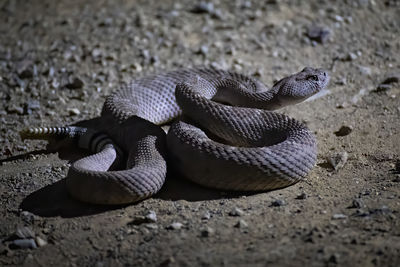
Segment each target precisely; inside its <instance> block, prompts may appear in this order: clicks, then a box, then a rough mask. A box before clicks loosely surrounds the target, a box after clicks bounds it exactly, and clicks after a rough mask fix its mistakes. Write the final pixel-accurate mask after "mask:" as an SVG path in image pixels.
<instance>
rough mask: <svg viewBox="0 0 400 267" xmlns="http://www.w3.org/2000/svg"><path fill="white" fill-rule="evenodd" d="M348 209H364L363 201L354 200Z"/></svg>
mask: <svg viewBox="0 0 400 267" xmlns="http://www.w3.org/2000/svg"><path fill="white" fill-rule="evenodd" d="M349 208H356V209H360V208H365V204H364V201H362V199H360V198H355V199H353V201H352V202H351V206H350V207H349Z"/></svg>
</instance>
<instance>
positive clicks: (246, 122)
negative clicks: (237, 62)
mask: <svg viewBox="0 0 400 267" xmlns="http://www.w3.org/2000/svg"><path fill="white" fill-rule="evenodd" d="M328 82H329V75H328V74H327V73H326V72H325V71H323V70H321V69H314V68H305V69H304V70H302V71H301V72H299V73H296V74H293V75H291V76H288V77H286V78H283V79H282V80H280V81H278V82H277V83H275V84H274V86H273V87H272V88H271V89H269V90H268V89H267V88H266V87H265V86H264V85H263V84H262V83H261V82H259V81H257V80H255V79H252V78H249V77H247V76H244V75H241V74H237V73H233V72H229V71H223V70H216V69H211V68H210V69H182V70H177V71H172V72H166V73H162V74H156V75H153V76H149V77H144V78H141V79H137V80H134V81H132V82H131V83H130V84H128V85H124V86H122V87H121V88H120V89H119V90H118V91H116V92H115V93H113V94H111V95H110V96H108V97H107V99H106V101H105V104H104V107H103V111H102V115H101V117H100V119H99V124H98V125H97V127H96V129H92V128H85V127H78V126H67V127H55V128H51V127H32V128H29V129H27V130H25V131H23V132H21V136H22V137H23V138H39V139H50V138H52V137H55V136H56V137H67V138H73V139H76V140H77V141H78V144H79V146H80V147H83V148H87V149H89V150H91V151H92V152H94V154H93V155H90V156H88V157H85V158H82V159H80V160H78V161H76V162H74V163H73V164H72V166H71V168H70V170H69V173H68V175H67V180H66V182H67V188H68V191H69V192H70V194H71V195H72V196H73V197H75V198H77V199H80V200H82V201H86V202H92V203H102V204H122V203H131V202H135V201H138V200H140V199H143V198H146V197H149V196H151V195H153V194H155V193H156V192H157V191H158V190H159V189H160V188H161V186H162V185H163V183H164V180H165V177H166V172H167V163H166V162H167V161H166V158H167V157H168V159H169V160H168V163H169V164H171V165H172V167H173V168H174V169H176V170H177V171H178V173H180V174H181V175H182V176H184V177H186V178H188V179H190V180H192V181H194V182H196V183H199V184H202V185H204V186H208V187H213V188H218V189H225V190H241V191H264V190H271V189H276V188H281V187H285V186H288V185H291V184H294V183H296V182H298V181H300V180H301V179H302V178H303V177H305V176H306V175H307V174H308V173H309V171H310V170H311V168H312V167H313V166H314V164H315V161H316V149H317V147H316V141H315V137H314V135H313V134H312V133H311V132H310V131H309V130H308V129H307V128H306V127H305V125H303V124H302V123H300V122H298V121H296V120H295V119H292V118H289V117H287V116H285V115H282V114H279V113H275V112H273V111H271V110H275V109H278V108H280V107H283V106H286V105H289V104H296V103H299V102H301V101H303V100H304V99H306V98H307V97H309V96H311V95H313V94H315V93H317V92H319V91H320V90H321V89H323V88H324V87H326V86H327V84H328ZM180 115H183V116H181V118H182V119H181V120H178V121H176V122H174V123H173V124H172V126H171V128H170V130H169V132H168V135H167V137H165V133H164V132H163V131H162V130H161V128H160V127H159V126H158V125H161V124H165V123H167V122H170V121H172V120H174V119H176V118H177V117H179V116H180Z"/></svg>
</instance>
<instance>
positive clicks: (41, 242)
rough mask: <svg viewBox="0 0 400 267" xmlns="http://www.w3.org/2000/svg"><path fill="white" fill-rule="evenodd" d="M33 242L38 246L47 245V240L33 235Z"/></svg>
mask: <svg viewBox="0 0 400 267" xmlns="http://www.w3.org/2000/svg"><path fill="white" fill-rule="evenodd" d="M35 242H36V245H37V246H38V247H43V246H46V245H47V241H46V240H44V239H42V238H41V237H39V236H37V237H35Z"/></svg>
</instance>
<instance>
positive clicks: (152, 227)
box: [145, 223, 158, 230]
mask: <svg viewBox="0 0 400 267" xmlns="http://www.w3.org/2000/svg"><path fill="white" fill-rule="evenodd" d="M145 227H146V228H147V229H150V230H157V229H158V225H157V224H155V223H148V224H146V225H145Z"/></svg>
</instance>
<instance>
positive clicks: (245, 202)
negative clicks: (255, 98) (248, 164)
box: [0, 0, 400, 266]
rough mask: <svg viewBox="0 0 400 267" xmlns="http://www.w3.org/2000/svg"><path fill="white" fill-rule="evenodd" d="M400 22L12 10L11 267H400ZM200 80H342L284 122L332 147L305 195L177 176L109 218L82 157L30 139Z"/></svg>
mask: <svg viewBox="0 0 400 267" xmlns="http://www.w3.org/2000/svg"><path fill="white" fill-rule="evenodd" d="M399 13H400V4H399V1H396V0H392V1H390V0H385V1H383V0H382V1H377V0H375V1H373V0H370V1H368V0H358V1H316V0H315V1H241V0H239V1H222V0H221V1H215V2H196V1H193V0H188V1H169V0H168V1H162V3H161V1H155V0H147V1H123V0H115V1H77V0H72V1H71V0H69V1H50V0H48V1H46V0H43V1H39V0H38V1H13V0H9V1H0V36H1V38H0V155H1V156H0V157H1V163H0V194H1V199H0V200H1V209H0V211H1V218H0V239H1V241H2V242H0V265H13V266H16V265H24V266H220V265H224V266H334V265H339V266H350V265H351V266H400V223H399V220H398V219H399V216H400V214H399V211H400V156H399V151H400V134H399V128H400V101H399V98H400V85H399V78H400V56H399V55H400V34H399V29H400V16H399V15H398V14H399ZM396 15H397V16H396ZM193 65H205V66H210V65H213V66H217V67H221V68H226V69H231V70H235V71H238V72H242V73H245V74H248V75H253V76H255V77H257V78H258V79H260V80H262V81H263V82H265V83H266V84H268V85H271V84H272V83H273V82H274V81H275V80H277V79H279V78H281V77H284V76H286V75H288V74H291V73H294V72H297V71H299V70H301V69H302V68H303V67H304V66H315V67H324V68H326V69H327V70H328V71H329V73H330V74H331V76H332V79H331V83H330V85H329V88H328V91H327V92H326V94H325V95H324V96H322V97H320V98H317V99H315V100H312V101H308V102H306V103H303V104H300V105H297V106H295V107H289V108H286V109H284V110H282V112H284V113H286V114H288V115H290V116H292V117H295V118H297V119H299V120H301V121H303V122H305V123H307V125H308V127H309V128H310V129H311V130H312V131H313V132H314V133H315V134H316V136H317V139H318V148H319V151H318V164H317V165H316V166H315V168H314V169H313V171H312V172H311V173H310V175H309V176H308V177H307V179H306V180H305V181H303V182H300V183H298V184H296V185H294V186H291V187H288V188H285V189H281V190H276V191H272V192H265V193H259V194H252V195H241V194H239V195H234V194H231V193H229V192H221V191H215V190H209V189H206V188H203V187H200V186H197V185H195V184H192V183H190V182H187V181H186V180H184V179H181V178H179V177H177V176H176V175H173V174H169V175H168V178H167V183H166V184H165V186H164V187H163V189H162V191H161V192H160V193H159V194H158V195H156V196H155V197H152V198H150V199H147V200H144V201H142V202H140V203H137V204H134V205H128V206H124V207H103V206H94V205H88V204H84V203H80V202H78V201H75V200H73V199H71V198H70V197H69V196H68V194H67V192H66V190H65V186H64V181H65V180H64V177H65V176H66V173H67V170H68V167H69V165H70V160H71V159H73V158H76V156H82V154H81V152H79V153H75V154H76V155H74V157H72V156H71V154H72V153H71V151H76V150H75V149H72V148H69V149H67V150H70V151H69V154H68V153H67V154H66V155H67V156H66V155H64V153H61V152H60V153H55V152H50V151H46V150H45V148H46V146H45V144H46V143H45V142H43V141H25V142H23V141H21V139H20V138H19V135H18V131H19V130H21V129H24V128H26V127H27V126H41V125H46V126H50V125H57V126H59V125H65V124H71V123H73V122H77V121H81V120H84V119H90V118H93V117H96V116H98V115H99V113H100V111H101V107H102V103H103V101H104V98H105V96H106V95H107V94H109V93H110V92H111V91H113V90H115V89H117V88H118V85H119V84H121V83H122V82H124V81H129V80H131V79H133V78H135V77H139V76H143V75H145V74H146V73H151V72H154V71H160V70H168V69H176V68H178V67H185V66H193ZM332 161H335V162H336V163H335V162H333V163H334V164H333V165H334V166H336V170H334V169H333V168H332V164H331V163H330V162H332ZM154 213H155V214H156V220H155V221H154ZM149 214H152V215H150V216H149ZM143 216H147V217H150V219H145V220H143ZM174 223H175V224H174ZM177 223H178V224H177Z"/></svg>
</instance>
